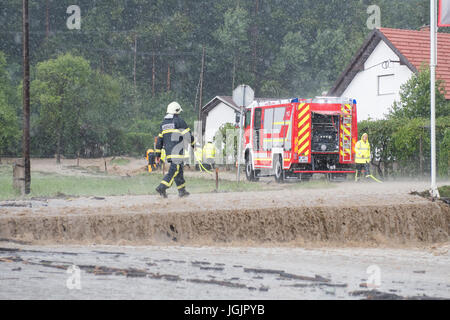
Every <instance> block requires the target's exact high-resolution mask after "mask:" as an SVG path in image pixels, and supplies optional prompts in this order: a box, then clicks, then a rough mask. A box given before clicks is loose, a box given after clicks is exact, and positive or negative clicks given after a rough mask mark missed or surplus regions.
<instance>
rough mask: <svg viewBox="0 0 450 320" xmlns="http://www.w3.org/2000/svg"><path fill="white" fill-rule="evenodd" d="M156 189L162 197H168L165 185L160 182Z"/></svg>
mask: <svg viewBox="0 0 450 320" xmlns="http://www.w3.org/2000/svg"><path fill="white" fill-rule="evenodd" d="M156 191H157V192H158V193H159V195H160V196H161V197H163V198H167V193H166V188H165V187H164V186H163V185H161V184H160V185H159V186H157V187H156Z"/></svg>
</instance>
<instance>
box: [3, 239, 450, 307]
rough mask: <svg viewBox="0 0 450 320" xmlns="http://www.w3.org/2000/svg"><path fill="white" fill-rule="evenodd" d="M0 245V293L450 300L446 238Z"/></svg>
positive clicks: (89, 296) (92, 296)
mask: <svg viewBox="0 0 450 320" xmlns="http://www.w3.org/2000/svg"><path fill="white" fill-rule="evenodd" d="M0 247H1V248H0V299H121V300H123V299H125V300H127V299H149V300H153V299H162V300H173V299H176V300H191V299H192V300H193V299H200V300H203V299H212V300H247V299H249V300H279V299H286V300H303V299H306V300H309V299H333V300H334V299H377V298H380V299H428V298H432V299H437V298H446V299H449V298H450V246H449V245H441V246H439V247H435V248H434V249H382V248H376V249H375V248H374V249H359V248H341V249H334V248H319V249H304V248H292V247H265V248H262V247H261V248H254V247H239V248H237V247H180V246H166V247H159V246H150V247H149V246H146V247H131V246H95V245H94V246H28V245H23V244H17V243H11V242H0Z"/></svg>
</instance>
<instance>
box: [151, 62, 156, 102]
mask: <svg viewBox="0 0 450 320" xmlns="http://www.w3.org/2000/svg"><path fill="white" fill-rule="evenodd" d="M155 76H156V73H155V54H154V53H153V55H152V96H153V97H154V96H155Z"/></svg>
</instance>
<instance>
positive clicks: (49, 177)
mask: <svg viewBox="0 0 450 320" xmlns="http://www.w3.org/2000/svg"><path fill="white" fill-rule="evenodd" d="M162 177H163V176H162V174H160V173H152V174H148V173H142V174H140V175H136V176H131V177H120V176H114V175H105V174H102V175H101V176H96V175H92V176H65V175H59V174H55V173H47V172H46V173H41V172H33V171H32V173H31V193H30V194H29V195H27V196H26V197H24V198H25V199H29V198H33V197H39V198H42V197H43V198H55V197H80V196H119V195H146V194H156V191H155V188H156V186H157V185H158V184H159V182H160V181H161V180H162ZM186 181H187V189H188V190H189V192H191V193H210V192H214V191H215V188H216V184H215V181H214V180H212V179H203V178H194V177H186ZM324 187H325V188H326V187H328V188H332V187H335V184H330V183H327V182H326V181H322V180H319V181H312V182H308V183H298V182H297V183H286V184H283V189H298V188H324ZM264 190H280V185H278V184H277V183H275V182H274V181H271V182H270V183H267V182H247V181H245V182H240V183H237V182H234V181H227V180H220V181H219V192H247V191H264ZM169 192H176V188H174V187H172V188H171V190H170V191H169ZM22 198H23V197H21V195H20V193H19V192H17V191H16V190H14V189H13V187H12V167H11V166H6V165H3V166H1V165H0V200H13V199H22Z"/></svg>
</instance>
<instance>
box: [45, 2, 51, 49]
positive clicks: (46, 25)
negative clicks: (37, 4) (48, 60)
mask: <svg viewBox="0 0 450 320" xmlns="http://www.w3.org/2000/svg"><path fill="white" fill-rule="evenodd" d="M48 1H49V0H46V1H45V38H46V40H48V37H49V35H50V21H49V12H48V11H49V10H48V6H49V5H48Z"/></svg>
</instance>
